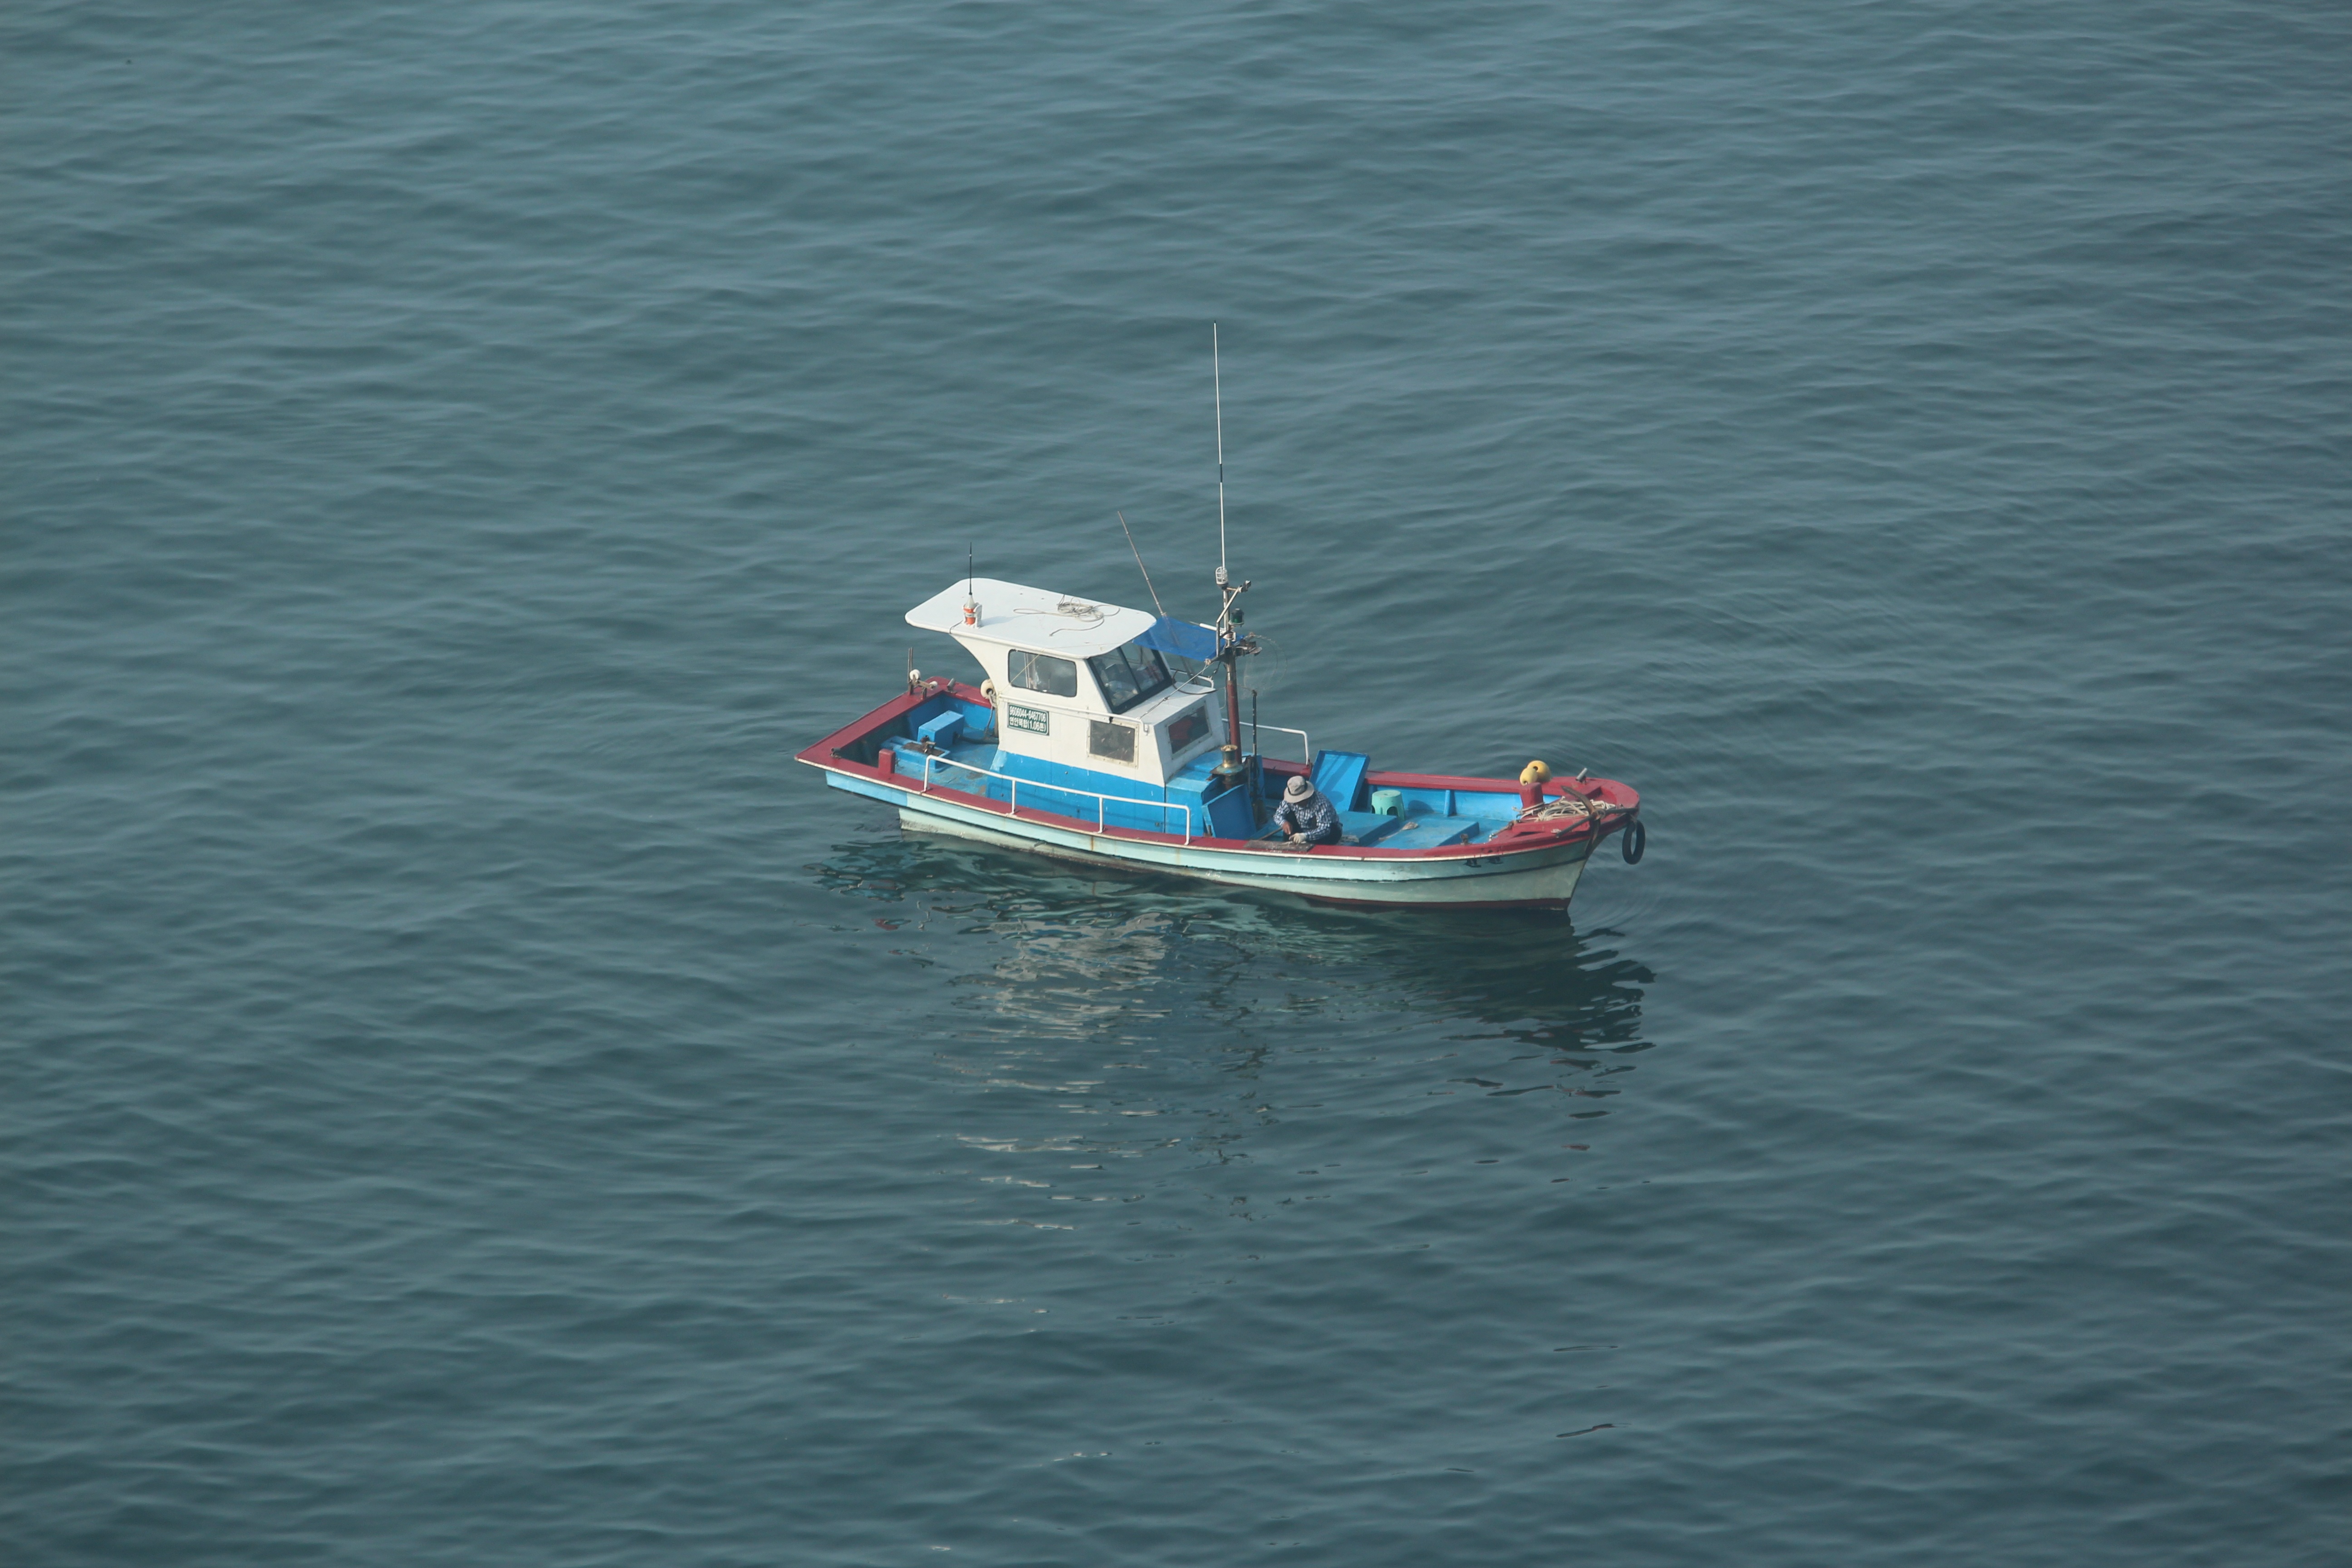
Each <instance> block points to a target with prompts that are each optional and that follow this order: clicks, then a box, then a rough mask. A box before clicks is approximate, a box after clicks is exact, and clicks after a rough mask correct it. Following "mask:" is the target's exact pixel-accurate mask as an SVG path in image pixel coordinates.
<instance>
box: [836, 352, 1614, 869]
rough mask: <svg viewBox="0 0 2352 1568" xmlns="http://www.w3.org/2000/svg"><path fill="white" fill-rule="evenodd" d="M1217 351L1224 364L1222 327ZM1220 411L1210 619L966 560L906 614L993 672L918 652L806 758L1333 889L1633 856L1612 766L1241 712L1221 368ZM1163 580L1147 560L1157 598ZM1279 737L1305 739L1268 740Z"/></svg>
mask: <svg viewBox="0 0 2352 1568" xmlns="http://www.w3.org/2000/svg"><path fill="white" fill-rule="evenodd" d="M1211 352H1212V355H1214V353H1215V340H1214V337H1213V336H1212V339H1211ZM1212 363H1213V364H1214V359H1213V360H1212ZM1217 426H1218V428H1217V448H1218V449H1217V536H1218V565H1217V571H1216V586H1217V593H1218V597H1219V602H1220V606H1219V609H1218V613H1217V617H1216V620H1215V622H1214V623H1213V624H1211V625H1203V624H1202V623H1199V622H1194V621H1186V620H1181V619H1179V618H1178V617H1176V616H1171V615H1168V614H1167V613H1166V612H1165V610H1164V609H1160V610H1159V613H1157V614H1154V613H1150V612H1146V611H1142V610H1137V609H1130V608H1128V607H1126V606H1124V605H1111V604H1106V603H1102V602H1099V601H1097V600H1093V599H1085V598H1078V597H1074V596H1072V595H1066V594H1060V593H1055V592H1051V591H1048V590H1045V589H1039V588H1033V587H1028V586H1024V585H1023V584H1017V583H1007V582H1001V581H998V580H995V579H992V578H979V577H974V576H972V575H971V572H970V567H969V563H967V569H966V575H965V578H964V580H963V581H962V582H961V584H950V585H949V586H948V587H946V588H943V589H941V590H940V592H939V593H937V594H934V595H931V597H929V598H928V599H926V600H924V601H923V602H922V603H921V604H919V605H916V606H915V607H914V608H913V609H911V610H908V612H907V623H908V625H909V626H915V627H917V628H919V629H920V630H922V631H927V632H940V633H944V634H946V635H947V636H949V637H953V638H954V639H955V640H956V641H957V642H958V643H960V644H961V645H962V647H963V648H964V651H965V652H967V653H968V654H970V655H971V657H972V658H973V659H974V660H976V661H977V662H978V663H979V665H980V667H981V670H982V680H981V683H980V684H979V685H978V686H976V687H975V686H972V685H970V684H968V683H966V682H962V681H957V680H951V679H938V678H930V679H926V678H925V677H924V676H923V674H922V672H921V670H920V669H919V668H910V669H909V670H908V672H907V680H906V686H905V688H904V689H903V690H901V691H900V693H899V694H898V695H897V696H895V697H893V698H892V699H891V700H888V701H887V702H885V703H883V704H882V705H881V706H879V707H877V708H876V709H874V710H872V711H870V712H868V713H866V714H865V715H864V716H863V717H861V718H858V719H856V720H854V721H851V722H849V723H847V724H845V725H844V726H842V727H841V728H840V729H838V730H836V731H834V732H833V733H832V734H830V735H827V736H826V737H825V738H824V739H823V740H822V741H819V742H816V744H814V745H813V746H810V747H809V748H807V749H806V750H805V751H803V752H799V753H798V760H799V761H801V762H803V763H807V764H808V765H810V766H811V767H814V768H817V769H820V770H822V771H823V772H824V776H825V782H826V783H827V784H831V785H832V786H833V787H834V788H835V789H842V790H847V791H848V792H850V793H851V794H853V795H865V796H866V797H867V798H869V799H872V800H877V801H880V802H882V803H883V804H885V805H891V806H895V807H897V808H898V820H899V822H900V824H901V825H902V826H905V827H907V828H909V829H912V830H915V831H919V832H925V833H939V834H946V835H949V836H950V837H958V838H968V839H974V840H977V841H979V842H981V843H983V844H992V845H998V846H1002V847H1005V848H1009V849H1020V850H1026V851H1029V852H1032V853H1034V854H1038V855H1044V856H1048V857H1051V858H1055V859H1060V860H1067V861H1072V862H1076V863H1077V864H1080V865H1086V866H1093V867H1099V868H1105V869H1120V870H1128V871H1139V872H1146V873H1158V874H1164V875H1170V876H1178V877H1189V878H1196V879H1201V880H1204V881H1209V882H1218V883H1223V884H1225V885H1228V886H1231V887H1237V888H1255V889H1265V890H1268V891H1272V892H1280V893H1292V894H1297V895H1298V896H1299V897H1302V898H1306V899H1311V900H1318V901H1320V902H1325V903H1337V904H1371V905H1397V904H1404V905H1423V906H1437V907H1448V908H1456V909H1493V908H1513V907H1528V908H1549V909H1565V908H1567V906H1568V902H1569V900H1570V897H1571V896H1572V895H1573V894H1574V893H1575V891H1576V885H1577V882H1578V880H1579V879H1580V878H1581V877H1582V876H1583V874H1584V868H1585V867H1586V865H1587V864H1588V863H1590V861H1591V858H1592V855H1593V852H1594V851H1595V850H1596V849H1598V848H1599V847H1601V844H1602V842H1603V841H1605V840H1606V839H1609V838H1611V837H1615V838H1616V839H1617V841H1618V845H1619V847H1620V851H1621V853H1622V857H1623V858H1624V859H1625V861H1626V863H1628V864H1629V865H1630V864H1633V863H1636V862H1638V861H1639V860H1640V859H1641V858H1642V854H1643V847H1645V845H1646V843H1647V841H1648V830H1647V829H1646V828H1645V827H1644V826H1643V823H1642V817H1641V809H1642V802H1641V797H1640V796H1639V795H1636V794H1635V793H1634V792H1633V789H1632V788H1630V787H1629V786H1627V785H1625V784H1620V783H1618V782H1617V781H1616V780H1614V779H1600V778H1592V777H1591V776H1589V774H1588V773H1583V772H1580V773H1578V774H1577V775H1576V776H1575V777H1573V778H1567V779H1555V778H1554V777H1553V776H1552V773H1551V769H1550V768H1549V766H1548V765H1547V764H1546V763H1543V762H1541V761H1536V762H1531V763H1528V766H1527V767H1526V768H1525V769H1523V770H1521V772H1520V774H1519V776H1518V778H1517V779H1507V778H1477V777H1465V776H1456V775H1454V774H1448V773H1400V772H1390V771H1383V770H1381V769H1376V768H1374V767H1373V766H1372V764H1371V757H1370V753H1369V752H1348V751H1338V750H1318V748H1317V747H1316V746H1315V744H1314V742H1313V741H1312V738H1311V737H1310V736H1308V734H1307V732H1306V731H1303V730H1294V729H1289V728H1286V727H1284V726H1280V725H1272V724H1268V725H1263V726H1262V725H1260V724H1259V722H1258V721H1257V716H1256V709H1257V702H1256V694H1255V692H1253V693H1252V700H1251V704H1250V708H1251V712H1250V718H1249V720H1248V721H1247V722H1246V723H1244V721H1243V718H1242V709H1241V695H1242V692H1243V691H1244V689H1246V688H1247V684H1248V682H1247V677H1246V675H1245V669H1246V663H1245V661H1247V660H1248V659H1250V658H1254V657H1255V656H1256V655H1257V654H1258V653H1259V652H1260V651H1261V645H1260V643H1259V641H1258V639H1257V638H1256V637H1255V636H1253V635H1251V634H1250V633H1249V632H1248V631H1247V630H1246V629H1245V627H1244V619H1245V616H1244V610H1243V606H1242V605H1241V604H1240V600H1241V597H1242V595H1244V594H1245V593H1246V592H1247V591H1248V590H1249V587H1250V584H1249V583H1248V582H1247V581H1246V580H1244V581H1240V582H1235V581H1234V579H1233V578H1232V577H1231V575H1230V574H1228V572H1227V570H1226V566H1225V563H1224V531H1225V529H1224V522H1225V518H1224V510H1225V509H1224V427H1223V426H1224V406H1223V386H1222V384H1221V382H1220V383H1219V384H1218V385H1217ZM1124 521H1125V520H1124V519H1122V520H1121V522H1122V526H1123V525H1124ZM1133 542H1134V537H1133V535H1132V533H1130V534H1129V544H1130V546H1132V544H1133ZM1136 564H1137V566H1138V568H1139V569H1141V568H1142V566H1143V558H1142V555H1141V552H1138V553H1137V556H1136ZM1150 583H1151V578H1150V572H1149V571H1148V570H1145V571H1144V585H1145V588H1146V590H1147V592H1149V593H1150V595H1151V597H1152V602H1153V604H1154V605H1155V606H1158V605H1159V602H1160V600H1159V593H1158V590H1156V589H1154V588H1152V587H1151V585H1150ZM909 662H910V663H911V662H912V660H911V659H910V660H909ZM1269 734H1270V735H1273V736H1275V737H1276V738H1277V739H1276V750H1279V751H1281V752H1286V753H1295V755H1290V754H1286V755H1284V756H1280V757H1276V756H1272V755H1268V754H1267V752H1266V749H1265V744H1264V742H1265V738H1266V737H1267V736H1268V735H1269ZM1302 777H1303V778H1305V779H1306V780H1307V781H1308V783H1309V784H1311V785H1312V789H1313V793H1318V794H1319V795H1321V796H1322V798H1323V800H1324V801H1326V802H1328V804H1329V805H1330V807H1331V809H1332V811H1333V813H1334V814H1335V815H1336V816H1337V818H1338V821H1337V832H1338V837H1337V838H1336V840H1334V841H1329V842H1315V843H1310V842H1305V841H1302V837H1301V836H1300V835H1298V834H1297V833H1295V832H1292V831H1286V827H1285V826H1284V824H1283V822H1282V821H1281V820H1279V814H1278V812H1277V800H1278V799H1279V798H1280V797H1281V796H1283V795H1284V794H1285V792H1286V790H1287V791H1290V792H1291V793H1293V794H1297V793H1299V792H1298V790H1297V786H1296V785H1295V784H1292V781H1293V780H1294V779H1297V778H1302ZM1290 826H1293V827H1295V826H1297V823H1296V819H1295V818H1294V819H1292V821H1291V824H1290ZM1321 831H1322V832H1323V833H1324V834H1326V835H1328V834H1329V833H1330V832H1332V831H1333V828H1332V826H1331V825H1330V824H1329V823H1328V821H1324V822H1323V825H1322V828H1321Z"/></svg>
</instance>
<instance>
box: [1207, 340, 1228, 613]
mask: <svg viewBox="0 0 2352 1568" xmlns="http://www.w3.org/2000/svg"><path fill="white" fill-rule="evenodd" d="M1209 386H1210V390H1211V393H1212V395H1213V396H1214V397H1215V398H1216V400H1217V586H1218V587H1220V588H1222V587H1223V586H1224V585H1225V373H1224V367H1223V365H1222V364H1221V363H1219V362H1218V356H1217V323H1216V322H1214V321H1211V322H1210V323H1209Z"/></svg>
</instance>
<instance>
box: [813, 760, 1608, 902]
mask: <svg viewBox="0 0 2352 1568" xmlns="http://www.w3.org/2000/svg"><path fill="white" fill-rule="evenodd" d="M833 776H834V777H835V780H836V781H841V782H842V784H843V787H845V788H848V789H851V790H854V791H855V792H856V793H857V794H861V795H874V796H876V797H877V798H881V799H889V798H891V797H896V801H897V804H898V807H899V810H898V820H899V822H900V824H901V825H902V826H905V827H907V828H908V830H910V831H913V832H918V833H937V834H942V835H945V836H947V837H955V838H969V839H972V840H974V841H976V842H979V843H982V844H993V845H999V846H1002V847H1005V848H1010V849H1023V850H1027V851H1029V852H1030V853H1032V854H1036V855H1045V856H1049V857H1051V858H1055V859H1057V860H1068V861H1073V862H1076V863H1078V864H1081V865H1089V866H1099V867H1109V868H1123V869H1127V870H1132V871H1147V872H1156V873H1160V874H1161V875H1167V876H1177V877H1197V878H1200V879H1202V880H1205V881H1211V882H1221V883H1224V884H1226V885H1228V886H1232V887H1238V888H1261V889H1266V890H1267V891H1270V892H1282V893H1295V894H1297V895H1298V896H1299V897H1301V898H1307V899H1318V900H1326V901H1329V902H1337V903H1350V904H1405V905H1414V904H1417V905H1423V906H1444V905H1454V906H1465V905H1492V904H1534V905H1544V906H1559V907H1564V906H1566V904H1567V903H1568V901H1569V900H1570V897H1571V896H1573V895H1574V893H1575V891H1576V884H1577V880H1578V879H1579V878H1580V877H1582V876H1583V874H1584V865H1585V861H1586V860H1587V859H1588V858H1590V854H1591V846H1590V845H1589V844H1588V843H1584V842H1578V843H1574V844H1564V845H1561V846H1559V847H1556V848H1545V849H1529V850H1516V851H1513V852H1511V853H1509V854H1507V855H1499V854H1498V855H1494V856H1465V857H1448V858H1441V859H1431V860H1417V859H1416V860H1407V859H1403V858H1392V857H1372V856H1351V855H1349V854H1348V853H1347V852H1346V851H1345V850H1344V849H1323V850H1318V851H1317V852H1316V853H1314V854H1311V855H1309V854H1301V853H1289V852H1285V851H1282V850H1278V849H1219V848H1211V847H1208V846H1206V845H1202V844H1197V843H1196V844H1166V843H1160V842H1157V841H1153V840H1145V839H1132V838H1125V837H1118V836H1115V835H1106V834H1100V833H1087V832H1083V831H1073V830H1070V829H1066V828H1059V827H1054V826H1048V825H1046V824H1043V823H1037V822H1030V821H1018V820H1016V821H1014V822H1013V823H1008V821H1007V819H1006V817H1005V816H1004V815H1003V813H1002V812H1001V811H982V810H977V809H974V808H972V807H970V806H966V805H961V804H959V803H957V802H955V801H953V800H951V799H948V798H943V797H942V796H941V795H936V794H934V795H921V794H919V793H916V792H912V791H907V790H897V789H890V790H883V789H877V788H874V787H873V786H871V785H868V784H866V782H865V781H864V780H856V781H854V782H851V781H846V780H844V779H843V775H841V774H838V773H836V774H834V775H833Z"/></svg>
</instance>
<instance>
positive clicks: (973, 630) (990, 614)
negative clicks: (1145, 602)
mask: <svg viewBox="0 0 2352 1568" xmlns="http://www.w3.org/2000/svg"><path fill="white" fill-rule="evenodd" d="M970 596H971V598H974V599H977V600H978V601H980V624H979V625H978V626H966V625H964V624H963V602H964V599H965V597H966V592H965V587H964V580H963V579H962V578H961V577H959V578H957V579H956V581H955V584H954V585H953V586H951V587H947V588H942V589H941V590H940V591H939V592H938V593H936V594H934V595H931V596H930V597H929V598H928V599H925V600H924V601H923V602H922V603H921V604H919V605H916V606H915V607H914V608H913V609H911V610H908V612H907V624H908V626H914V627H916V628H918V629H919V630H921V631H927V632H946V633H947V634H949V635H950V637H956V638H958V639H960V640H961V641H964V642H985V643H996V644H1001V645H1003V646H1005V647H1020V648H1025V649H1027V650H1028V651H1030V652H1032V653H1055V654H1060V655H1062V656H1063V657H1064V658H1093V657H1094V656H1095V655H1097V654H1098V653H1108V652H1109V651H1110V650H1111V649H1113V648H1115V647H1119V646H1120V645H1121V644H1124V643H1131V642H1133V641H1134V640H1135V639H1136V638H1138V637H1141V636H1142V635H1143V634H1144V633H1146V632H1148V631H1150V629H1151V628H1152V626H1153V625H1154V624H1156V623H1157V622H1158V620H1159V618H1160V617H1159V616H1154V615H1152V614H1151V613H1150V611H1148V610H1130V609H1129V608H1128V607H1127V606H1126V605H1106V604H1103V603H1101V602H1100V601H1099V600H1095V599H1082V598H1077V597H1076V596H1074V595H1068V594H1056V593H1055V592H1053V591H1052V590H1051V589H1047V588H1028V587H1024V586H1023V585H1022V584H1018V583H1005V582H1001V581H999V580H998V579H996V578H994V577H981V578H976V579H974V580H973V582H972V584H971V591H970Z"/></svg>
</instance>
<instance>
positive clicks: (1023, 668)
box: [1010, 648, 1078, 697]
mask: <svg viewBox="0 0 2352 1568" xmlns="http://www.w3.org/2000/svg"><path fill="white" fill-rule="evenodd" d="M1010 673H1011V674H1012V677H1013V685H1015V686H1018V687H1023V688H1024V689H1028V690H1031V691H1042V692H1044V693H1045V695H1046V696H1048V697H1076V695H1077V694H1078V667H1077V666H1076V664H1074V663H1072V662H1071V661H1070V660H1068V659H1066V658H1055V657H1054V656H1053V655H1052V654H1050V653H1023V652H1022V651H1021V650H1020V649H1018V648H1015V649H1013V659H1012V668H1011V671H1010Z"/></svg>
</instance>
